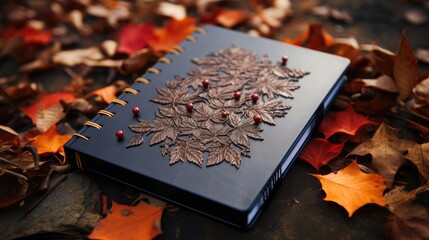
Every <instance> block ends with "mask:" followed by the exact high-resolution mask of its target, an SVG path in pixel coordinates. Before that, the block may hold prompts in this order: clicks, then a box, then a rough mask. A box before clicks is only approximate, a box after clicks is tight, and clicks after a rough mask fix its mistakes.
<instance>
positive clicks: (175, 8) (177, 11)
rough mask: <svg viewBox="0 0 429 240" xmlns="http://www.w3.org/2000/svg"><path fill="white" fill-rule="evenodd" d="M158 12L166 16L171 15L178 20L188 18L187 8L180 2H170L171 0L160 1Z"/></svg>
mask: <svg viewBox="0 0 429 240" xmlns="http://www.w3.org/2000/svg"><path fill="white" fill-rule="evenodd" d="M156 13H157V14H159V15H161V16H164V17H171V18H174V19H176V20H182V19H184V18H186V8H185V7H184V6H182V5H179V4H174V3H169V2H160V3H159V4H158V8H157V9H156Z"/></svg>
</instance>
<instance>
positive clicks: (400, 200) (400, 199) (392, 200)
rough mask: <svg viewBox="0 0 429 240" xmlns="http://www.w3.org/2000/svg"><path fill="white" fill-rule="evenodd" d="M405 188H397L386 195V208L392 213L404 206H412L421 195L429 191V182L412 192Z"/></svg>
mask: <svg viewBox="0 0 429 240" xmlns="http://www.w3.org/2000/svg"><path fill="white" fill-rule="evenodd" d="M404 188H405V187H404V186H400V187H395V188H393V189H392V190H390V191H389V192H388V193H386V194H385V195H384V197H385V198H386V199H387V205H386V207H387V208H388V209H389V210H390V211H391V212H394V211H395V210H396V209H397V208H399V207H401V206H403V205H406V204H410V203H411V202H412V201H414V199H416V198H417V195H418V194H419V193H422V192H425V191H429V182H427V183H426V184H424V185H423V186H420V187H418V188H416V189H413V190H411V191H406V190H404Z"/></svg>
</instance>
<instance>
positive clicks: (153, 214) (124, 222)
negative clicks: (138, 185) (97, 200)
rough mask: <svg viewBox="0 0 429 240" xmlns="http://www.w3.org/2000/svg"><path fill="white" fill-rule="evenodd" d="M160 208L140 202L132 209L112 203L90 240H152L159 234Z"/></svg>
mask: <svg viewBox="0 0 429 240" xmlns="http://www.w3.org/2000/svg"><path fill="white" fill-rule="evenodd" d="M161 215H162V208H160V207H156V206H153V205H150V204H147V203H145V202H143V201H140V203H139V205H137V206H135V207H132V206H127V205H121V204H118V203H115V202H113V203H112V208H111V209H110V213H109V215H107V217H106V218H104V219H102V220H100V221H99V222H98V223H97V225H96V226H95V228H94V230H93V231H92V233H91V234H90V235H89V236H88V238H90V239H103V240H115V239H127V240H144V239H152V238H154V237H155V236H157V235H158V234H160V233H161V229H160V227H159V225H160V221H161Z"/></svg>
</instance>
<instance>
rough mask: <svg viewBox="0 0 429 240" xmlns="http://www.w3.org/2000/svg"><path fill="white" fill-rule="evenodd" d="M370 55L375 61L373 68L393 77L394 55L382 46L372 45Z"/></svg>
mask: <svg viewBox="0 0 429 240" xmlns="http://www.w3.org/2000/svg"><path fill="white" fill-rule="evenodd" d="M372 55H373V59H374V62H375V65H374V66H375V68H376V69H377V70H378V71H379V72H381V73H383V74H386V75H388V76H391V77H392V78H393V67H394V65H395V60H396V55H395V54H394V53H393V52H391V51H389V50H387V49H384V48H382V47H379V46H377V45H372Z"/></svg>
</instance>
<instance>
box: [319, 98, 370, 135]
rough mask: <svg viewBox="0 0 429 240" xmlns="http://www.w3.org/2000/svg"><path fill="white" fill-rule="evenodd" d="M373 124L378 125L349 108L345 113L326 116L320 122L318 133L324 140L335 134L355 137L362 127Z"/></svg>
mask: <svg viewBox="0 0 429 240" xmlns="http://www.w3.org/2000/svg"><path fill="white" fill-rule="evenodd" d="M374 124H378V123H376V122H373V121H370V120H368V118H367V117H365V116H363V115H360V114H358V113H356V112H355V111H354V109H353V107H351V106H349V107H348V108H347V109H346V110H345V111H340V112H333V113H331V114H328V115H327V116H326V117H325V118H324V119H323V120H322V123H321V124H320V127H319V131H320V132H322V133H323V134H324V135H325V137H326V138H329V137H331V136H332V135H334V134H335V133H344V134H347V135H350V136H355V135H356V133H357V132H358V131H359V130H360V129H362V128H363V127H365V126H367V125H374Z"/></svg>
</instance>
